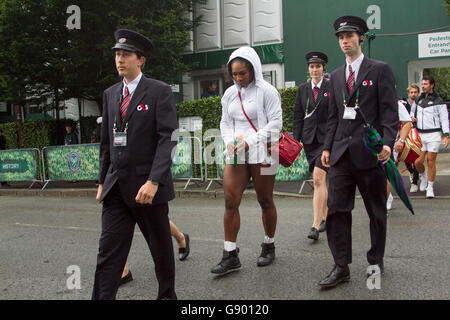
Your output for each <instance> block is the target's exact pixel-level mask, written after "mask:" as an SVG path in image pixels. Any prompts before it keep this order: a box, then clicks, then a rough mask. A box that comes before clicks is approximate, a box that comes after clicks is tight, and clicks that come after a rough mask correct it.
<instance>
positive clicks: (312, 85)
mask: <svg viewBox="0 0 450 320" xmlns="http://www.w3.org/2000/svg"><path fill="white" fill-rule="evenodd" d="M322 82H323V77H322V79H320V81H319V83H318V84H317V85H314V82H313V81H312V79H311V88H312V89H314V87H317V88H319V89H320V87H321V86H322Z"/></svg>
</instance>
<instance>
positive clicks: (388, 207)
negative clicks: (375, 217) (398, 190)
mask: <svg viewBox="0 0 450 320" xmlns="http://www.w3.org/2000/svg"><path fill="white" fill-rule="evenodd" d="M392 201H394V197H393V196H392V193H389V197H388V198H387V202H386V209H387V210H388V211H389V210H391V209H392Z"/></svg>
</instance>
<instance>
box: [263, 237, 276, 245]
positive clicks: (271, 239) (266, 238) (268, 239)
mask: <svg viewBox="0 0 450 320" xmlns="http://www.w3.org/2000/svg"><path fill="white" fill-rule="evenodd" d="M274 242H275V237H273V238H269V237H268V236H264V243H274Z"/></svg>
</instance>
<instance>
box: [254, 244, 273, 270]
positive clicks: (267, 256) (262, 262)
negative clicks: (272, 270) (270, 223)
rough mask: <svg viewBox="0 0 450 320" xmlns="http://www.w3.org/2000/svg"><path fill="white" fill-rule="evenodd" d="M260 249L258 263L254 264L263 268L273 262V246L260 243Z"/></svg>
mask: <svg viewBox="0 0 450 320" xmlns="http://www.w3.org/2000/svg"><path fill="white" fill-rule="evenodd" d="M261 247H262V250H261V254H260V255H259V257H258V262H257V263H256V264H257V266H258V267H265V266H268V265H269V264H271V263H272V262H273V260H275V244H274V243H261Z"/></svg>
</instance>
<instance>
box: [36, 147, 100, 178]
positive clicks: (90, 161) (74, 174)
mask: <svg viewBox="0 0 450 320" xmlns="http://www.w3.org/2000/svg"><path fill="white" fill-rule="evenodd" d="M42 157H43V162H44V165H45V178H46V180H53V181H72V180H77V181H80V180H98V176H99V172H100V161H99V159H100V144H99V143H89V144H75V145H68V146H52V147H45V148H44V149H43V150H42Z"/></svg>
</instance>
